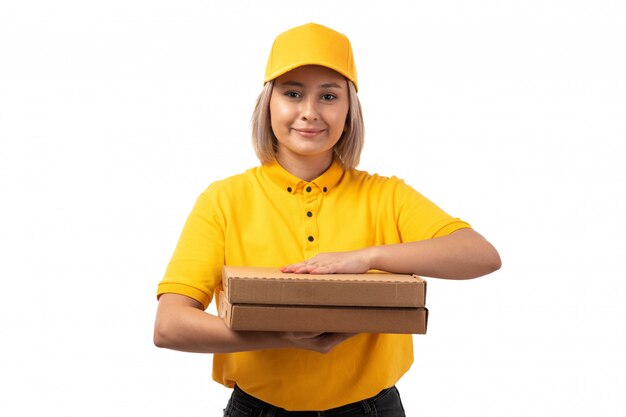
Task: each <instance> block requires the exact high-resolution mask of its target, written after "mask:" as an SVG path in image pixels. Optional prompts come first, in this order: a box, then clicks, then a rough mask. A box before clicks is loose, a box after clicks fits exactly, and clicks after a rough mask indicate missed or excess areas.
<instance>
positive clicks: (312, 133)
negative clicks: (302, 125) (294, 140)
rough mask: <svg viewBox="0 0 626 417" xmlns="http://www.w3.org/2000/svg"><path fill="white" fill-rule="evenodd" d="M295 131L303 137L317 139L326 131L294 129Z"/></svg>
mask: <svg viewBox="0 0 626 417" xmlns="http://www.w3.org/2000/svg"><path fill="white" fill-rule="evenodd" d="M294 130H295V131H296V132H298V133H299V134H300V135H301V136H304V137H305V138H312V137H315V136H317V135H319V134H320V133H322V132H323V131H324V130H320V129H294Z"/></svg>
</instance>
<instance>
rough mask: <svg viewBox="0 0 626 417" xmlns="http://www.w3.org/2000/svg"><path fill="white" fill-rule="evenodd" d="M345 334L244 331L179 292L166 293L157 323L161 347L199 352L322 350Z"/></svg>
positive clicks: (160, 303)
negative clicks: (236, 328) (207, 311)
mask: <svg viewBox="0 0 626 417" xmlns="http://www.w3.org/2000/svg"><path fill="white" fill-rule="evenodd" d="M351 336H352V335H351V334H344V333H323V334H317V333H302V332H299V333H291V332H251V331H250V332H244V331H234V330H231V329H229V328H228V327H226V325H225V324H224V322H223V321H222V320H221V319H220V318H219V317H216V316H214V315H212V314H208V313H206V312H204V311H203V306H202V304H200V303H199V302H198V301H196V300H194V299H192V298H189V297H187V296H184V295H179V294H163V295H161V297H160V298H159V307H158V310H157V317H156V321H155V326H154V344H155V345H156V346H158V347H162V348H168V349H174V350H180V351H184V352H199V353H228V352H241V351H250V350H260V349H272V348H273V349H276V348H302V349H308V350H313V351H316V352H320V353H327V352H329V351H330V350H331V349H332V348H333V347H334V346H335V345H337V344H338V343H340V342H342V341H344V340H346V339H347V338H349V337H351Z"/></svg>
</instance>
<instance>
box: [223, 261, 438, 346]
mask: <svg viewBox="0 0 626 417" xmlns="http://www.w3.org/2000/svg"><path fill="white" fill-rule="evenodd" d="M222 286H223V291H222V292H221V293H220V294H219V301H218V305H219V313H220V316H221V317H222V319H223V320H224V322H225V323H226V325H227V326H228V327H230V328H231V329H233V330H264V331H306V332H348V333H414V334H424V333H426V325H427V322H428V310H427V309H426V307H425V301H426V281H424V280H423V279H422V278H420V277H418V276H415V275H397V274H388V273H382V272H379V273H377V272H370V273H367V274H326V275H322V274H292V273H282V272H280V270H279V269H278V268H268V267H239V266H225V267H224V269H223V276H222Z"/></svg>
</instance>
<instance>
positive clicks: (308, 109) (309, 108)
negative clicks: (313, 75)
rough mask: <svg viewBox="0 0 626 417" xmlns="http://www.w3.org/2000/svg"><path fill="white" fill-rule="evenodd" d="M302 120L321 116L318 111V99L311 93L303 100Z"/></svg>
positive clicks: (315, 118)
mask: <svg viewBox="0 0 626 417" xmlns="http://www.w3.org/2000/svg"><path fill="white" fill-rule="evenodd" d="M301 116H302V120H317V118H318V117H319V114H318V111H317V100H316V99H315V97H314V96H312V95H309V96H308V97H307V98H306V99H305V100H303V101H302V114H301Z"/></svg>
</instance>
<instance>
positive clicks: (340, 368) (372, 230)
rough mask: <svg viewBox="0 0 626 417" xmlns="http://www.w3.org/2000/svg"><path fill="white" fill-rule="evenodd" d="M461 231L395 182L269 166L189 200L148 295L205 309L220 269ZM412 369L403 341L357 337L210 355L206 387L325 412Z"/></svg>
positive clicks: (339, 171)
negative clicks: (170, 296) (186, 300)
mask: <svg viewBox="0 0 626 417" xmlns="http://www.w3.org/2000/svg"><path fill="white" fill-rule="evenodd" d="M465 227H469V225H468V224H467V223H465V222H463V221H460V220H459V219H457V218H453V217H451V216H449V215H448V214H446V213H445V212H443V211H442V210H441V209H440V208H438V207H437V206H436V205H434V204H433V203H432V202H430V201H429V200H427V199H426V198H425V197H423V196H422V195H420V194H419V193H418V192H416V191H415V190H413V189H412V188H411V187H409V186H408V185H406V184H405V183H404V182H403V181H402V180H399V179H398V178H396V177H391V178H386V177H382V176H378V175H370V174H368V173H366V172H363V171H357V170H348V171H345V170H344V169H343V168H342V166H341V164H339V163H338V162H334V163H333V164H332V165H331V166H330V168H329V169H328V170H327V171H326V172H324V173H323V174H322V175H321V176H320V177H318V178H316V179H315V180H313V181H311V182H306V181H302V180H300V179H299V178H297V177H295V176H293V175H292V174H290V173H289V172H287V171H286V170H285V169H283V168H282V167H281V166H280V165H279V164H278V163H276V162H274V163H271V164H268V165H263V166H260V167H256V168H252V169H250V170H248V171H246V172H244V173H243V174H240V175H236V176H233V177H230V178H227V179H225V180H222V181H218V182H215V183H213V184H211V185H210V186H209V187H208V188H207V189H206V191H205V192H204V193H202V194H201V195H200V197H199V198H198V200H197V202H196V205H195V206H194V208H193V210H192V212H191V214H190V215H189V218H188V219H187V222H186V224H185V227H184V229H183V232H182V235H181V237H180V240H179V242H178V245H177V247H176V250H175V252H174V255H173V257H172V259H171V261H170V263H169V265H168V267H167V271H166V273H165V276H164V278H163V280H162V281H161V283H160V284H159V287H158V295H160V294H163V293H177V294H183V295H186V296H189V297H191V298H194V299H196V300H198V301H199V302H201V303H202V304H203V305H204V307H205V308H207V307H208V305H209V304H210V302H211V300H212V298H213V294H214V293H215V292H216V290H217V289H219V288H220V287H221V270H222V266H223V265H249V266H272V267H278V266H283V265H287V264H290V263H295V262H299V261H301V260H303V259H307V258H310V257H312V256H314V255H316V254H317V253H319V252H335V251H346V250H354V249H361V248H365V247H368V246H374V245H385V244H393V243H401V242H410V241H416V240H422V239H430V238H433V237H438V236H444V235H447V234H449V233H451V232H453V231H455V230H457V229H460V228H465ZM412 362H413V344H412V336H411V335H398V334H361V335H358V336H355V337H353V338H350V339H348V340H347V341H345V342H343V343H341V344H339V345H338V346H336V347H335V348H334V349H333V350H331V351H330V352H329V353H328V354H325V355H324V354H320V353H316V352H312V351H308V350H303V349H268V350H260V351H252V352H238V353H231V354H215V355H214V358H213V379H215V380H216V381H218V382H220V383H222V384H224V385H226V386H228V387H233V386H234V384H235V382H236V383H237V385H239V386H240V387H241V388H242V389H243V390H244V391H245V392H247V393H249V394H250V395H253V396H255V397H257V398H259V399H261V400H263V401H266V402H268V403H271V404H274V405H276V406H278V407H282V408H285V409H287V410H294V411H295V410H325V409H328V408H333V407H338V406H341V405H344V404H347V403H351V402H355V401H359V400H362V399H364V398H368V397H371V396H373V395H375V394H377V393H378V392H379V391H381V390H382V389H384V388H387V387H390V386H392V385H394V384H395V383H396V382H397V381H398V379H400V377H401V376H402V375H403V374H404V373H405V372H406V371H407V370H408V369H409V368H410V366H411V363H412Z"/></svg>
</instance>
